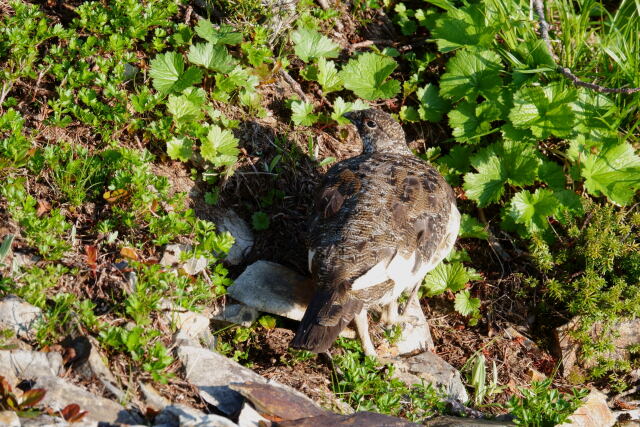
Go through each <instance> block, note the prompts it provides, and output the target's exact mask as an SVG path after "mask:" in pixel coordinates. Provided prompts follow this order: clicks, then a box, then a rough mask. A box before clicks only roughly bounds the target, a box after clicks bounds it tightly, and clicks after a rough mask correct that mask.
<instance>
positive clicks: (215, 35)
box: [196, 19, 242, 45]
mask: <svg viewBox="0 0 640 427" xmlns="http://www.w3.org/2000/svg"><path fill="white" fill-rule="evenodd" d="M196 33H197V34H198V35H199V36H200V37H202V38H203V39H205V40H206V41H208V42H211V43H213V44H231V45H236V44H239V43H240V42H242V33H239V32H237V31H235V29H234V28H233V27H232V26H230V25H221V26H220V28H215V27H214V26H213V24H212V23H211V21H209V20H207V19H201V20H199V21H198V25H196Z"/></svg>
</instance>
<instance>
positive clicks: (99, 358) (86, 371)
mask: <svg viewBox="0 0 640 427" xmlns="http://www.w3.org/2000/svg"><path fill="white" fill-rule="evenodd" d="M86 338H87V339H88V340H89V343H90V344H91V350H90V351H89V357H88V358H87V360H85V361H84V363H82V365H80V366H79V367H78V368H77V372H78V373H79V374H80V375H82V376H83V377H85V378H87V379H93V378H95V379H97V380H98V381H100V382H101V383H102V385H103V386H104V387H105V388H106V389H107V390H109V392H110V393H112V394H113V395H114V396H115V397H116V398H117V399H118V400H120V401H124V400H125V399H126V398H127V396H126V393H125V392H124V391H123V390H122V389H120V387H118V380H117V379H116V377H115V376H114V375H113V373H112V372H111V371H110V370H109V368H108V367H107V365H106V364H105V362H104V361H105V360H107V359H106V357H104V356H103V355H102V354H101V353H100V350H99V348H100V345H99V344H98V342H97V341H96V339H95V338H93V337H92V336H87V337H86Z"/></svg>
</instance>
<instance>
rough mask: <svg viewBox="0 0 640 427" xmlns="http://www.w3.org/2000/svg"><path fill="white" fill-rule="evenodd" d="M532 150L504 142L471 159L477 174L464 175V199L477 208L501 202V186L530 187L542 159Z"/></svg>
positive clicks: (491, 146)
mask: <svg viewBox="0 0 640 427" xmlns="http://www.w3.org/2000/svg"><path fill="white" fill-rule="evenodd" d="M536 154H537V151H536V149H535V147H533V146H530V145H525V144H518V143H517V142H513V141H508V140H504V141H501V142H497V143H495V144H492V145H490V146H489V147H487V148H484V149H482V150H480V151H479V152H478V154H476V155H475V156H473V158H472V159H471V166H473V167H474V168H475V169H476V170H477V171H478V172H477V173H468V174H466V175H465V176H464V186H463V187H464V190H465V192H466V194H467V197H468V198H470V199H472V200H475V201H476V202H477V203H478V206H480V207H484V206H487V205H488V204H489V203H492V202H497V201H499V200H500V197H501V196H502V193H503V192H504V184H506V183H508V184H511V185H515V186H519V187H524V186H526V185H531V184H533V182H534V180H535V178H536V172H537V170H538V167H539V165H540V163H541V160H540V159H539V158H538V156H537V155H536Z"/></svg>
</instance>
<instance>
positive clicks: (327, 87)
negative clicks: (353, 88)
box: [317, 58, 342, 94]
mask: <svg viewBox="0 0 640 427" xmlns="http://www.w3.org/2000/svg"><path fill="white" fill-rule="evenodd" d="M317 82H318V83H320V86H322V91H323V92H324V93H325V94H327V93H331V92H335V91H337V90H340V89H342V79H341V78H340V76H339V75H338V70H336V64H335V63H334V62H333V61H327V60H326V59H325V58H320V59H318V80H317Z"/></svg>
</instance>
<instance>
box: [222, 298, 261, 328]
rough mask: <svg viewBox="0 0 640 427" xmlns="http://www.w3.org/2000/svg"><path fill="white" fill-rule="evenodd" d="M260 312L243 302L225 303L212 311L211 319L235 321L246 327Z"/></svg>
mask: <svg viewBox="0 0 640 427" xmlns="http://www.w3.org/2000/svg"><path fill="white" fill-rule="evenodd" d="M259 315H260V312H258V310H256V309H255V308H253V307H249V306H248V305H244V304H227V305H225V306H224V307H219V308H218V309H217V310H216V311H214V312H213V315H212V317H211V318H212V319H213V320H219V321H222V322H228V323H235V324H236V325H241V326H244V327H246V328H248V327H249V326H251V325H252V324H253V322H255V321H256V320H257V319H258V316H259Z"/></svg>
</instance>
